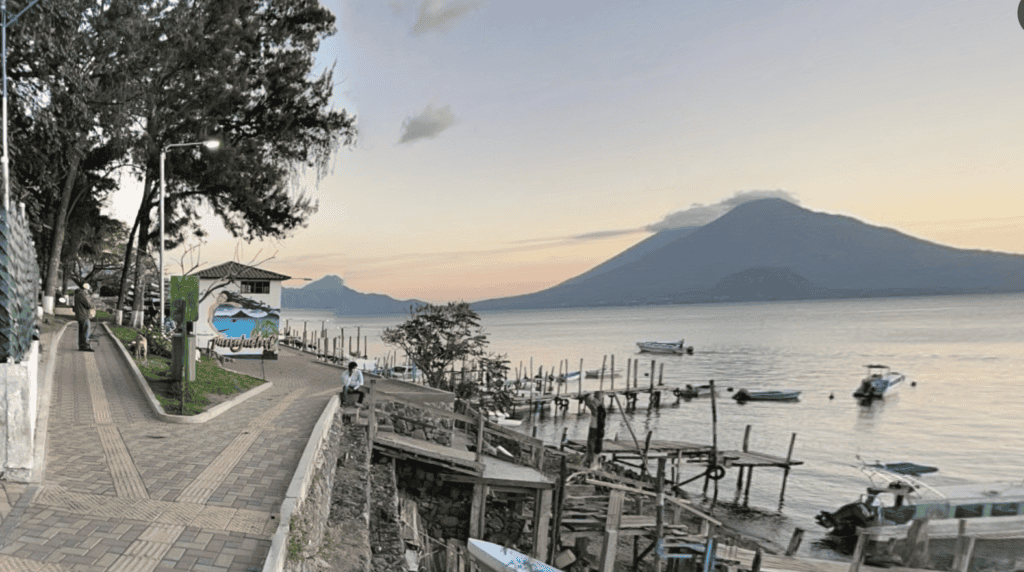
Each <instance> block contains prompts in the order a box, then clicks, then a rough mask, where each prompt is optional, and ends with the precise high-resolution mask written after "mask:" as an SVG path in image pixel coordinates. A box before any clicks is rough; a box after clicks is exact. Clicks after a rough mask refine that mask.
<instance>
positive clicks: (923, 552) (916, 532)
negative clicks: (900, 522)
mask: <svg viewBox="0 0 1024 572" xmlns="http://www.w3.org/2000/svg"><path fill="white" fill-rule="evenodd" d="M904 554H905V557H904V558H903V561H904V562H905V563H906V565H907V567H908V568H925V567H926V566H927V565H928V560H929V558H928V519H927V518H921V519H915V520H913V521H911V523H910V530H908V531H907V547H906V552H905V553H904Z"/></svg>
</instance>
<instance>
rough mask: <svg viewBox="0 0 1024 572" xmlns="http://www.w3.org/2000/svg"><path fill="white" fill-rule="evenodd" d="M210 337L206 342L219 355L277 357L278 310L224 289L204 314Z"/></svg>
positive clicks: (279, 311) (279, 314)
mask: <svg viewBox="0 0 1024 572" xmlns="http://www.w3.org/2000/svg"><path fill="white" fill-rule="evenodd" d="M207 320H208V321H209V324H210V328H211V329H212V330H213V332H214V337H213V338H212V339H211V340H209V342H208V344H209V346H210V347H211V349H213V351H215V352H217V353H218V354H220V355H226V356H229V357H238V358H259V357H262V358H265V359H277V338H278V335H277V334H278V328H279V325H280V323H281V310H280V309H279V308H271V307H270V306H268V305H266V304H264V303H263V302H258V301H256V300H253V299H251V298H246V297H245V296H242V295H241V294H236V293H234V292H228V291H225V290H222V291H220V292H219V293H218V294H217V300H216V301H215V302H214V303H213V305H211V306H210V311H209V315H208V316H207Z"/></svg>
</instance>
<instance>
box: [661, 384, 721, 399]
mask: <svg viewBox="0 0 1024 572" xmlns="http://www.w3.org/2000/svg"><path fill="white" fill-rule="evenodd" d="M711 391H712V390H711V385H710V384H704V385H690V384H689V383H687V384H686V386H685V387H677V388H675V389H674V390H672V394H673V395H675V396H676V397H680V398H682V399H693V398H695V397H711ZM715 394H716V395H717V392H716V393H715Z"/></svg>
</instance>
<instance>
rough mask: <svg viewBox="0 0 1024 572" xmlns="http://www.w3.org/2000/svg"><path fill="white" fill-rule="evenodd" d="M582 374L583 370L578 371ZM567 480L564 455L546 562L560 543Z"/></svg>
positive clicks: (567, 474)
mask: <svg viewBox="0 0 1024 572" xmlns="http://www.w3.org/2000/svg"><path fill="white" fill-rule="evenodd" d="M580 374H581V375H582V374H583V369H582V368H581V369H580ZM568 478H569V466H568V464H567V461H566V458H565V455H562V459H561V460H560V461H559V465H558V488H556V489H555V495H556V496H555V506H554V510H555V517H554V522H553V523H552V526H551V548H550V549H549V550H548V560H547V561H548V562H551V563H554V562H555V554H557V553H558V546H559V545H560V544H561V543H562V510H564V508H565V481H566V480H568Z"/></svg>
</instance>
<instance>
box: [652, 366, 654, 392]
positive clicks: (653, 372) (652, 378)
mask: <svg viewBox="0 0 1024 572" xmlns="http://www.w3.org/2000/svg"><path fill="white" fill-rule="evenodd" d="M651 393H652V394H653V393H654V360H651Z"/></svg>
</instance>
